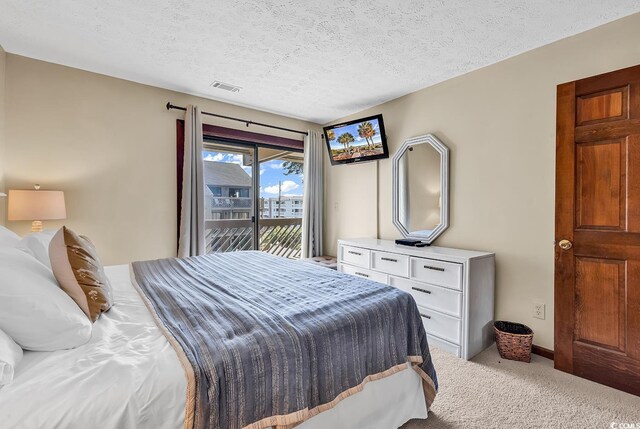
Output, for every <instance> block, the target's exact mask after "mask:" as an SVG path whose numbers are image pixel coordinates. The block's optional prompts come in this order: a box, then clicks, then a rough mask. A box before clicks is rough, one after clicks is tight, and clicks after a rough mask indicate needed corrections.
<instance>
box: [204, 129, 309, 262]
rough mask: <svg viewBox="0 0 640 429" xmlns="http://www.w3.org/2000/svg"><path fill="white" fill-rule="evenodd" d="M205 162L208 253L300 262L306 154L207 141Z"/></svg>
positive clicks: (246, 144) (244, 144)
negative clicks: (259, 254)
mask: <svg viewBox="0 0 640 429" xmlns="http://www.w3.org/2000/svg"><path fill="white" fill-rule="evenodd" d="M203 158H204V166H205V207H204V210H205V226H206V228H205V229H206V240H207V253H216V252H234V251H240V250H263V251H265V252H269V253H273V254H276V255H280V256H284V257H288V258H299V257H300V253H301V241H302V195H303V194H302V190H303V177H302V162H303V155H302V152H295V151H289V150H281V149H275V148H270V147H258V146H257V145H255V144H250V143H242V142H219V141H208V142H206V143H205V149H204V152H203ZM256 213H257V214H256Z"/></svg>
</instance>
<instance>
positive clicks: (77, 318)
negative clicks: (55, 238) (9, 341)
mask: <svg viewBox="0 0 640 429" xmlns="http://www.w3.org/2000/svg"><path fill="white" fill-rule="evenodd" d="M91 327H92V324H91V321H90V320H89V319H88V318H87V316H86V315H85V314H84V313H83V312H82V310H81V309H80V307H78V305H77V304H76V303H75V302H74V301H73V300H72V299H71V298H70V297H69V295H67V294H66V293H65V292H64V291H63V290H62V289H60V287H59V286H58V283H56V279H55V277H54V276H53V273H52V272H51V270H49V269H48V268H47V267H45V266H44V265H42V264H41V263H40V262H38V261H37V260H36V259H35V258H34V257H32V256H31V255H28V254H26V253H24V252H23V251H21V250H18V249H11V248H0V329H2V330H3V331H4V332H6V333H7V334H9V336H10V337H11V338H13V340H14V341H15V342H16V343H18V345H20V346H21V347H22V348H23V349H25V350H35V351H54V350H62V349H70V348H74V347H78V346H80V345H82V344H85V343H86V342H87V341H89V339H90V338H91Z"/></svg>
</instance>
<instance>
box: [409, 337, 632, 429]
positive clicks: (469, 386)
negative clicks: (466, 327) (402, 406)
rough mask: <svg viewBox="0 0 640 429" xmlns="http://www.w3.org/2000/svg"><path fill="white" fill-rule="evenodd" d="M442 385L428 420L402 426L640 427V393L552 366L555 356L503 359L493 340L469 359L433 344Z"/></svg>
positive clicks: (434, 428) (421, 428) (440, 428)
mask: <svg viewBox="0 0 640 429" xmlns="http://www.w3.org/2000/svg"><path fill="white" fill-rule="evenodd" d="M432 356H433V362H434V364H435V366H436V371H437V372H438V381H439V383H440V391H439V392H438V396H437V397H436V400H435V402H434V403H433V406H432V411H431V412H430V413H429V418H428V419H426V420H412V421H411V422H409V423H407V424H405V425H404V426H403V427H402V429H424V428H428V429H453V428H465V429H469V428H540V429H543V428H544V429H549V428H562V429H582V428H610V427H612V426H611V423H612V422H618V423H622V422H624V423H635V424H636V425H637V426H627V427H640V397H637V396H633V395H629V394H627V393H623V392H620V391H617V390H614V389H611V388H609V387H606V386H603V385H601V384H597V383H593V382H590V381H587V380H584V379H582V378H578V377H574V376H572V375H569V374H566V373H563V372H560V371H556V370H555V369H553V361H551V360H548V359H545V358H542V357H540V356H535V355H534V356H533V358H532V361H531V363H530V364H527V363H521V362H514V361H509V360H503V359H501V358H500V355H498V351H497V350H496V348H495V346H493V347H491V348H489V349H487V350H485V351H484V352H482V353H481V354H479V355H478V356H476V357H475V358H474V359H473V360H472V361H469V362H467V361H464V360H462V359H457V358H455V357H453V356H451V355H449V354H447V353H445V352H442V351H440V350H437V349H433V350H432Z"/></svg>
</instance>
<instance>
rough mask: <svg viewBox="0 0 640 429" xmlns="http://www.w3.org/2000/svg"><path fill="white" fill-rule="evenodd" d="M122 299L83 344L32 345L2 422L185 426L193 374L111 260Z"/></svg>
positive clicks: (0, 414)
mask: <svg viewBox="0 0 640 429" xmlns="http://www.w3.org/2000/svg"><path fill="white" fill-rule="evenodd" d="M106 272H107V275H108V276H109V279H110V280H111V282H112V284H113V293H114V301H115V305H114V306H113V307H112V308H111V310H109V311H108V312H107V313H104V314H103V315H102V316H101V317H100V319H98V321H97V322H96V323H95V324H94V327H93V332H92V336H91V340H90V341H89V342H88V343H87V344H85V345H83V346H80V347H78V348H76V349H72V350H60V351H56V352H25V353H24V358H23V360H22V362H21V363H20V365H18V367H17V369H16V372H15V376H14V380H13V383H12V384H10V385H8V386H4V387H3V388H2V389H0V426H1V427H2V428H20V429H22V428H25V429H29V428H34V429H35V428H38V429H39V428H43V429H44V428H78V429H79V428H98V427H99V428H106V429H116V428H118V429H120V428H181V427H182V426H183V421H184V409H185V400H186V379H185V376H184V371H183V369H182V366H181V365H180V361H179V360H178V357H177V355H176V353H175V352H174V350H173V348H172V347H171V345H170V344H169V343H168V342H167V340H166V339H165V338H164V336H163V334H162V333H161V332H160V330H159V329H158V328H157V327H156V325H155V322H154V321H153V319H152V317H151V315H150V314H149V311H148V310H147V308H146V307H145V305H144V303H143V302H142V300H141V298H140V296H139V295H138V293H137V292H136V291H135V289H133V287H132V285H131V282H130V280H129V267H128V266H126V265H123V266H117V267H107V269H106Z"/></svg>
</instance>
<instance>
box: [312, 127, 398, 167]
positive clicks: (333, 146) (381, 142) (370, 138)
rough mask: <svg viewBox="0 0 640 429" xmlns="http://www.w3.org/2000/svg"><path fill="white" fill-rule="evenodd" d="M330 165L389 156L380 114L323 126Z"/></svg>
mask: <svg viewBox="0 0 640 429" xmlns="http://www.w3.org/2000/svg"><path fill="white" fill-rule="evenodd" d="M324 139H325V141H326V142H327V148H328V149H329V158H330V159H331V164H332V165H337V164H349V163H352V162H364V161H372V160H374V159H381V158H389V149H388V148H387V137H386V136H385V134H384V123H383V122H382V115H376V116H369V117H367V118H362V119H357V120H355V121H349V122H343V123H342V124H336V125H330V126H328V127H324Z"/></svg>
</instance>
